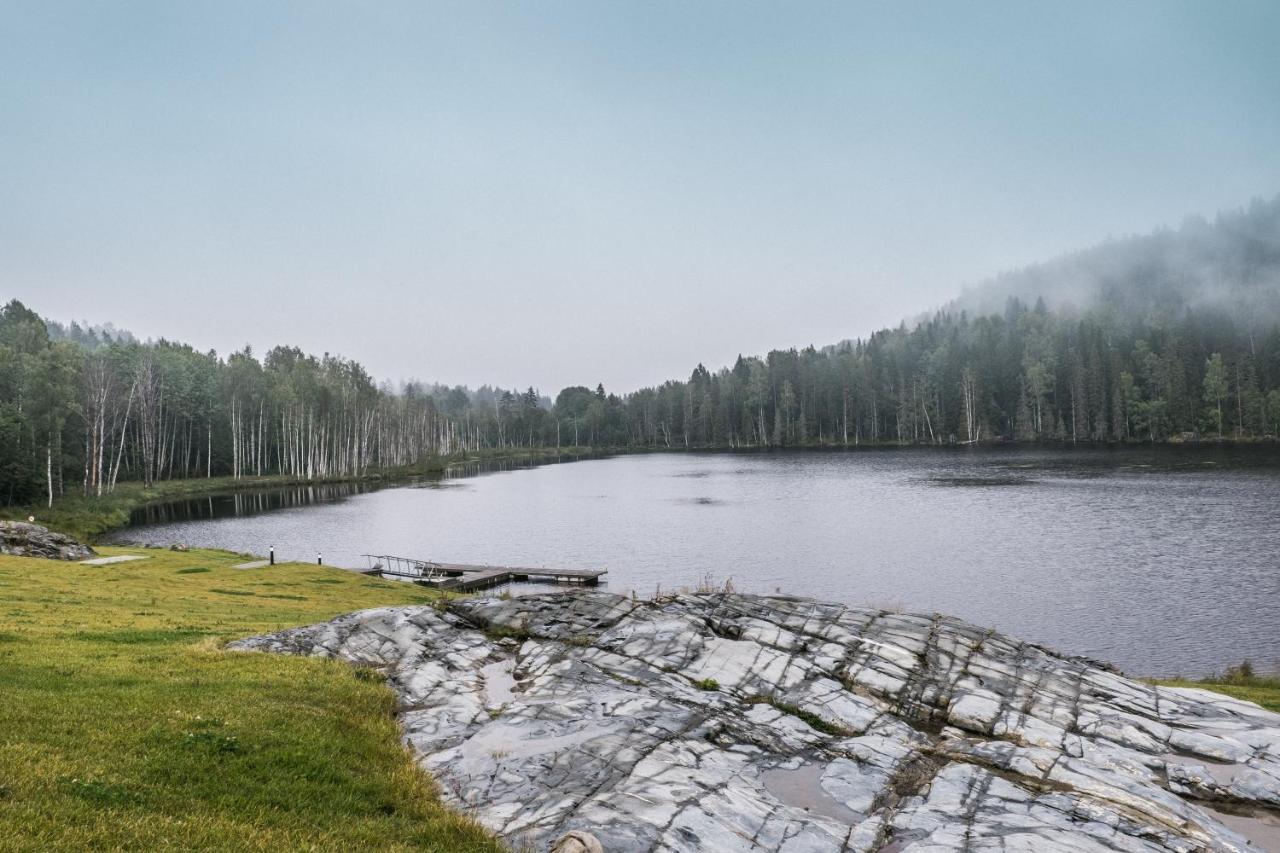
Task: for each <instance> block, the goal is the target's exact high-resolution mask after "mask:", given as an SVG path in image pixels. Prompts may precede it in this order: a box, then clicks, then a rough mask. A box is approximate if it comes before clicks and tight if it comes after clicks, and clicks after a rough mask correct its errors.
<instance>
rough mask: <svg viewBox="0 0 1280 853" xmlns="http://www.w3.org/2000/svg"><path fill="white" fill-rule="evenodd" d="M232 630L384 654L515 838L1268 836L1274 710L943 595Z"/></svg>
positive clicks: (1136, 843)
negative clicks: (574, 834) (1169, 683)
mask: <svg viewBox="0 0 1280 853" xmlns="http://www.w3.org/2000/svg"><path fill="white" fill-rule="evenodd" d="M232 648H236V649H244V650H262V651H271V652H281V653H289V654H299V655H314V656H324V657H333V658H340V659H343V660H347V661H350V662H352V663H354V664H358V665H363V666H372V667H377V668H379V669H380V670H381V671H383V672H384V673H385V674H386V676H387V678H388V681H389V682H390V684H391V685H392V687H393V688H394V689H395V691H396V693H397V695H398V697H399V701H400V707H399V717H400V721H401V724H402V727H403V731H404V739H405V742H406V743H407V744H408V745H409V746H410V747H411V748H412V749H413V750H414V751H415V752H416V754H417V755H418V756H419V761H420V763H421V764H422V766H423V767H424V768H426V769H427V770H428V771H429V772H430V773H431V774H432V775H434V776H435V778H436V779H437V780H438V782H439V784H440V787H441V790H442V794H443V796H444V798H445V799H446V801H448V802H449V803H451V804H452V805H454V806H455V807H458V808H460V809H463V810H465V811H467V812H468V813H470V814H473V815H474V816H475V817H476V818H477V819H478V820H479V821H480V822H482V823H483V824H485V825H486V826H488V827H490V828H491V829H492V830H493V831H494V832H496V833H497V834H498V835H499V836H500V837H502V838H503V839H504V840H505V841H506V842H508V844H510V845H511V846H512V847H513V848H522V847H528V848H531V849H534V850H547V849H549V848H550V847H551V845H552V844H553V843H554V842H555V840H556V839H557V838H559V837H560V836H562V835H563V834H564V833H566V832H569V831H572V830H584V831H587V832H590V833H592V834H593V835H595V836H596V837H597V838H598V839H599V840H600V841H601V842H602V844H603V847H604V849H605V850H606V851H609V853H619V851H681V853H685V852H686V851H720V850H765V851H784V850H785V851H789V853H807V851H844V850H848V851H872V850H881V851H907V850H909V851H939V850H959V849H964V850H1008V851H1016V850H1025V851H1057V850H1061V851H1106V850H1118V851H1156V850H1174V851H1200V850H1224V851H1245V850H1265V849H1280V848H1273V847H1272V845H1275V844H1277V841H1278V839H1280V715H1277V714H1272V713H1269V712H1267V711H1264V710H1263V709H1261V708H1259V707H1258V706H1256V705H1253V704H1250V703H1248V702H1242V701H1238V700H1234V699H1230V698H1228V697H1225V696H1221V695H1218V694H1214V693H1210V692H1207V691H1202V690H1188V689H1174V688H1165V687H1153V686H1151V685H1148V684H1145V683H1142V682H1138V681H1133V680H1130V679H1127V678H1124V677H1123V676H1121V675H1118V674H1117V673H1115V672H1113V671H1110V670H1109V669H1107V668H1105V667H1104V666H1102V665H1100V664H1097V663H1096V662H1092V661H1088V660H1084V659H1078V658H1067V657H1063V656H1060V655H1056V654H1054V653H1052V652H1050V651H1048V650H1046V649H1044V648H1041V647H1039V646H1036V645H1032V644H1029V643H1023V642H1019V641H1018V640H1015V639H1012V638H1010V637H1007V636H1004V635H1001V634H998V633H995V632H993V631H989V630H984V629H982V628H979V627H976V626H973V625H970V624H968V623H965V622H962V621H960V620H958V619H953V618H950V617H945V616H928V615H910V614H899V613H889V612H885V611H880V610H872V609H861V608H856V607H845V606H842V605H836V604H826V603H822V602H817V601H812V600H808V599H801V598H792V597H786V596H755V595H741V594H733V593H714V594H685V595H677V596H671V597H667V598H661V599H658V600H655V601H635V600H632V599H628V598H624V597H622V596H619V595H612V594H609V593H604V592H574V593H552V594H546V595H531V596H525V597H518V598H513V599H510V600H498V599H486V598H481V599H465V600H458V601H453V602H450V603H449V604H448V605H447V606H446V607H442V608H440V609H437V608H435V607H431V606H420V607H389V608H378V609H374V610H365V611H361V612H359V613H352V614H349V615H346V616H342V617H339V618H337V619H334V620H333V621H331V622H326V623H323V624H319V625H313V626H309V627H305V628H297V629H293V630H289V631H282V632H280V633H277V634H271V635H268V636H265V637H257V638H253V639H249V640H242V641H239V642H237V643H233V644H232Z"/></svg>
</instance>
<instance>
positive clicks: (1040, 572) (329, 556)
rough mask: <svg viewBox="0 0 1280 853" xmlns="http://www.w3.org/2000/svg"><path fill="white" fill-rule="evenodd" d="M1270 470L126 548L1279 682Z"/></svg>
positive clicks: (997, 468)
mask: <svg viewBox="0 0 1280 853" xmlns="http://www.w3.org/2000/svg"><path fill="white" fill-rule="evenodd" d="M1276 457H1277V454H1276V453H1275V451H1273V450H1258V451H1254V450H1247V449H1246V450H1236V451H1231V450H1217V451H1215V450H1191V449H1174V448H1171V449H1161V450H1146V451H1143V450H1099V451H1093V450H1085V451H1055V450H1026V449H990V450H960V451H955V450H948V451H934V450H918V449H911V450H901V451H887V450H877V451H866V452H856V453H818V452H814V453H785V454H783V453H775V454H678V455H677V454H654V455H643V456H624V457H619V458H613V459H597V460H587V461H580V462H574V463H572V464H565V465H551V466H543V467H539V468H536V469H527V470H515V471H507V472H502V473H495V474H489V475H485V476H473V477H466V478H457V479H450V480H447V481H445V482H443V483H438V484H421V485H417V486H408V487H398V488H384V489H380V490H377V491H363V490H362V489H361V488H358V487H351V486H347V487H339V488H328V489H323V488H316V489H294V490H276V491H272V492H264V493H260V494H254V495H241V496H239V497H236V498H232V497H226V498H216V499H207V500H204V501H193V502H183V503H180V504H175V505H171V506H168V507H158V508H153V509H151V510H149V511H147V513H144V514H140V515H139V516H137V517H136V518H135V523H136V524H137V526H134V527H132V528H130V529H128V530H126V531H124V532H123V533H122V534H120V536H119V537H118V538H120V539H121V540H130V541H143V542H154V543H168V542H175V541H177V542H185V543H188V544H191V545H199V546H208V547H219V548H229V549H232V550H237V551H249V552H253V553H259V554H265V553H266V551H267V547H268V546H270V545H274V546H275V548H276V553H277V554H278V555H280V557H281V558H282V559H314V558H315V554H316V552H317V551H319V552H322V553H323V554H324V555H325V562H326V563H333V564H337V565H343V566H351V567H361V566H363V565H364V564H365V561H364V560H363V559H362V557H361V554H364V553H384V554H399V555H405V556H415V557H421V558H426V559H435V560H441V561H448V562H475V563H496V564H509V565H529V566H544V565H545V566H558V567H565V568H606V569H608V570H609V575H608V587H609V588H610V589H612V590H615V591H620V592H628V591H632V590H634V591H636V592H637V593H639V594H642V595H648V594H651V593H653V592H654V591H655V590H656V589H658V588H662V589H668V590H669V589H673V588H678V587H681V586H693V585H696V584H698V583H699V582H700V581H702V580H703V579H704V578H706V577H708V576H709V577H710V578H711V579H713V580H715V581H717V582H723V581H724V580H726V579H728V578H732V580H733V584H734V586H735V587H736V588H738V589H740V590H744V591H752V592H774V591H776V590H782V591H784V592H789V593H797V594H801V595H807V596H812V597H815V598H822V599H829V600H834V601H841V602H847V603H851V604H870V605H874V606H883V607H892V608H900V609H906V610H913V611H940V612H944V613H950V614H954V615H957V616H960V617H962V618H965V619H968V620H970V621H973V622H976V623H978V624H982V625H989V626H993V627H995V628H998V629H1000V630H1002V631H1006V632H1009V633H1011V634H1014V635H1016V636H1019V637H1022V638H1025V639H1029V640H1034V641H1037V642H1041V643H1044V644H1046V645H1049V646H1051V647H1054V648H1057V649H1061V650H1063V651H1067V652H1071V653H1076V654H1086V655H1091V656H1094V657H1098V658H1101V659H1104V660H1109V661H1112V662H1114V663H1115V664H1117V665H1119V666H1120V667H1121V668H1122V669H1124V670H1126V671H1127V672H1130V673H1134V674H1142V675H1174V674H1186V675H1200V674H1207V673H1210V672H1213V671H1216V670H1220V669H1221V668H1223V667H1225V666H1227V665H1230V664H1232V663H1238V662H1239V661H1241V660H1243V659H1245V658H1249V659H1252V661H1253V662H1254V663H1255V665H1257V666H1258V667H1259V668H1262V669H1276V668H1280V460H1278V459H1277V458H1276Z"/></svg>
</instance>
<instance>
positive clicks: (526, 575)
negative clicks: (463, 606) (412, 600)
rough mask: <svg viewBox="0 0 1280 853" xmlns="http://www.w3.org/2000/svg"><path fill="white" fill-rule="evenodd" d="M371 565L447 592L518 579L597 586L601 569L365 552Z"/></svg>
mask: <svg viewBox="0 0 1280 853" xmlns="http://www.w3.org/2000/svg"><path fill="white" fill-rule="evenodd" d="M364 557H365V559H367V560H368V561H369V564H370V567H369V569H368V570H367V571H365V574H367V575H376V576H377V577H382V578H387V579H390V580H407V581H411V582H413V583H416V584H420V585H422V586H429V587H431V588H433V589H442V590H447V591H449V592H473V591H475V590H478V589H488V588H489V587H494V586H502V585H503V584H508V583H516V582H521V581H532V582H534V583H553V584H566V585H575V586H596V585H597V584H599V583H600V577H601V576H602V575H604V574H606V573H607V572H606V570H604V569H545V568H544V569H533V568H528V567H525V566H479V565H472V564H469V563H437V562H434V561H432V560H418V559H415V558H413V557H396V556H393V555H391V554H365V555H364Z"/></svg>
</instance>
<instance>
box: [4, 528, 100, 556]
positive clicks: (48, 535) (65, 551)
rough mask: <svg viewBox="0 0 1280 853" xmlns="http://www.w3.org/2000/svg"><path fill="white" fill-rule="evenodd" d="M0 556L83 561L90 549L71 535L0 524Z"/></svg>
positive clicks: (91, 551) (43, 529) (46, 529)
mask: <svg viewBox="0 0 1280 853" xmlns="http://www.w3.org/2000/svg"><path fill="white" fill-rule="evenodd" d="M0 554H7V555H8V556H11V557H43V558H44V559H47V560H85V559H88V558H89V557H92V556H93V555H94V552H93V549H92V548H90V547H89V546H88V545H82V544H80V543H79V542H77V541H76V540H74V539H72V538H71V537H70V536H63V535H62V534H61V533H54V532H53V531H52V530H50V529H49V528H47V527H41V526H40V525H38V524H29V523H27V522H25V521H0Z"/></svg>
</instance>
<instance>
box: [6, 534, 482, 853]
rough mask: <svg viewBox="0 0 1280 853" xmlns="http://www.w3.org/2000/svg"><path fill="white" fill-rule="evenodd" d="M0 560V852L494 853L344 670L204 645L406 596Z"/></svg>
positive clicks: (384, 700)
mask: <svg viewBox="0 0 1280 853" xmlns="http://www.w3.org/2000/svg"><path fill="white" fill-rule="evenodd" d="M101 552H102V553H103V554H106V555H111V554H121V553H139V554H146V555H147V556H148V559H146V560H139V561H136V562H131V563H118V564H115V565H109V566H81V565H76V564H72V563H61V562H56V561H49V560H32V559H23V558H17V557H0V850H68V849H84V848H94V849H116V848H129V849H135V850H156V849H228V850H230V849H234V850H282V849H290V850H294V849H308V850H311V849H315V850H368V849H384V850H391V849H402V850H408V849H414V850H440V851H468V850H486V851H495V850H499V849H500V848H499V847H498V845H497V843H496V842H495V841H494V840H493V839H492V838H491V837H490V836H489V835H488V834H487V833H485V832H484V831H483V830H482V829H480V828H479V827H478V826H477V825H475V824H474V823H472V822H471V821H470V820H468V819H467V818H465V817H462V816H460V815H457V814H454V813H452V812H450V811H449V810H447V809H446V808H444V807H443V806H442V805H441V804H440V802H439V800H438V799H437V797H436V794H435V792H434V788H433V785H432V783H431V782H430V780H429V779H428V778H427V777H426V776H425V775H424V774H422V773H421V772H420V771H419V770H418V769H417V767H416V766H415V765H414V763H413V761H412V759H411V758H410V756H409V754H408V752H407V751H406V750H405V749H404V748H403V747H402V746H401V745H400V742H399V732H398V729H397V727H396V723H395V720H394V718H393V716H392V713H393V708H394V700H393V697H392V694H391V692H390V690H389V689H388V688H386V687H385V686H384V685H383V684H381V683H380V681H379V680H378V679H372V680H365V679H361V678H358V677H357V676H356V673H355V671H354V670H352V669H351V668H350V667H348V666H346V665H343V664H338V663H334V662H331V661H324V660H312V659H300V658H292V657H287V656H281V655H266V654H243V653H229V652H223V651H220V650H219V643H220V641H223V640H226V639H231V638H235V637H243V636H248V635H251V634H257V633H262V632H265V631H272V630H276V629H279V628H283V627H288V626H293V625H302V624H307V623H311V622H316V621H320V620H323V619H328V618H330V617H332V616H334V615H337V614H339V613H344V612H347V611H351V610H356V609H359V608H363V607H372V606H377V605H383V604H406V603H416V602H424V601H430V600H432V594H431V593H429V592H427V591H425V590H420V589H418V588H416V587H413V586H410V585H407V584H395V583H390V582H385V581H376V580H372V579H369V578H365V577H362V576H359V575H355V574H352V573H349V572H344V571H341V570H339V569H330V568H323V567H319V566H312V565H304V564H284V565H279V566H275V567H271V568H265V569H252V570H238V569H232V568H230V566H231V565H232V564H234V563H238V562H242V561H244V559H246V558H244V557H238V556H236V555H234V554H229V553H226V552H222V551H191V552H186V553H175V552H170V551H164V550H153V549H126V548H103V549H101Z"/></svg>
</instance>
